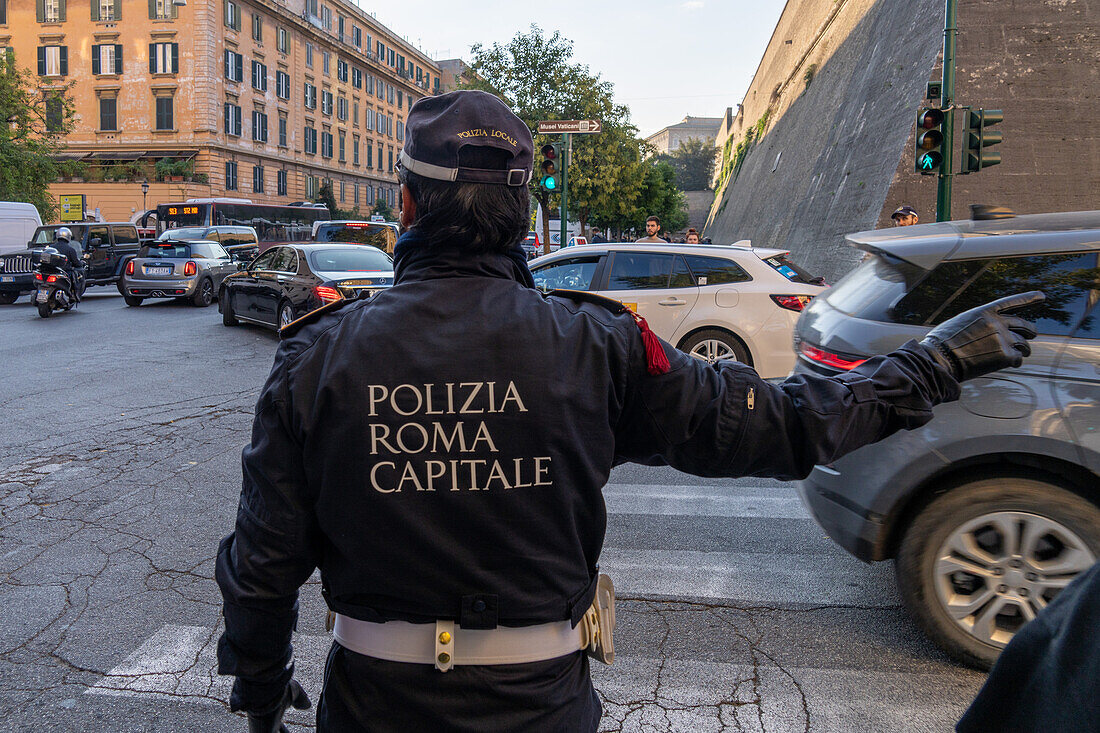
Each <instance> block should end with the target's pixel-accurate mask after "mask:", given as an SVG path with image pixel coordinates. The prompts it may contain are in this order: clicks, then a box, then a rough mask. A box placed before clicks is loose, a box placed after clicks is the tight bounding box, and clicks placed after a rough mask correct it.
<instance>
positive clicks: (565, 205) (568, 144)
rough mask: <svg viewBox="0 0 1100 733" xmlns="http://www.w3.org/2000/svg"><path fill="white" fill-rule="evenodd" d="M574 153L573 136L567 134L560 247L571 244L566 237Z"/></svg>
mask: <svg viewBox="0 0 1100 733" xmlns="http://www.w3.org/2000/svg"><path fill="white" fill-rule="evenodd" d="M572 152H573V136H572V135H570V134H569V133H568V132H567V133H565V145H563V146H562V150H561V235H560V236H561V241H560V242H559V243H558V246H560V247H564V246H565V245H566V244H568V243H569V240H568V239H566V235H567V232H568V229H569V159H570V158H571V157H573V156H572Z"/></svg>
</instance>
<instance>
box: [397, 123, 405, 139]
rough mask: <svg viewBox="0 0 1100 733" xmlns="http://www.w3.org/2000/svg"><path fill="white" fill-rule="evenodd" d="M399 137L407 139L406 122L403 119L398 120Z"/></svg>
mask: <svg viewBox="0 0 1100 733" xmlns="http://www.w3.org/2000/svg"><path fill="white" fill-rule="evenodd" d="M397 139H398V140H404V139H405V123H404V122H403V121H402V120H398V121H397Z"/></svg>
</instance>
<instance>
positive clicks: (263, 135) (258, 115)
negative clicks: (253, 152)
mask: <svg viewBox="0 0 1100 733" xmlns="http://www.w3.org/2000/svg"><path fill="white" fill-rule="evenodd" d="M252 139H253V140H255V141H256V142H261V143H266V142H267V115H266V114H264V113H263V112H261V111H259V110H252Z"/></svg>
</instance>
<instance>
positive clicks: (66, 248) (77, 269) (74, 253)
mask: <svg viewBox="0 0 1100 733" xmlns="http://www.w3.org/2000/svg"><path fill="white" fill-rule="evenodd" d="M72 239H73V233H72V230H70V229H69V227H61V228H60V229H58V230H57V234H56V235H55V237H54V242H53V245H51V246H52V247H53V248H54V249H56V250H57V251H58V252H60V253H61V254H63V255H65V265H62V269H63V270H64V271H65V274H66V275H68V276H69V282H71V283H72V284H73V293H72V295H73V300H75V301H77V302H79V301H80V291H81V290H82V289H83V288H81V287H80V285H81V281H82V280H83V278H84V259H83V257H81V255H80V250H78V249H77V248H76V246H75V245H74V244H73V243H72Z"/></svg>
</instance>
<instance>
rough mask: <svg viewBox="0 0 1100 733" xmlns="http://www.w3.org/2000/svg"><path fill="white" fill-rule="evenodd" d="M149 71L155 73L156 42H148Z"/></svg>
mask: <svg viewBox="0 0 1100 733" xmlns="http://www.w3.org/2000/svg"><path fill="white" fill-rule="evenodd" d="M149 73H150V74H155V73H157V44H155V43H150V44H149Z"/></svg>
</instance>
